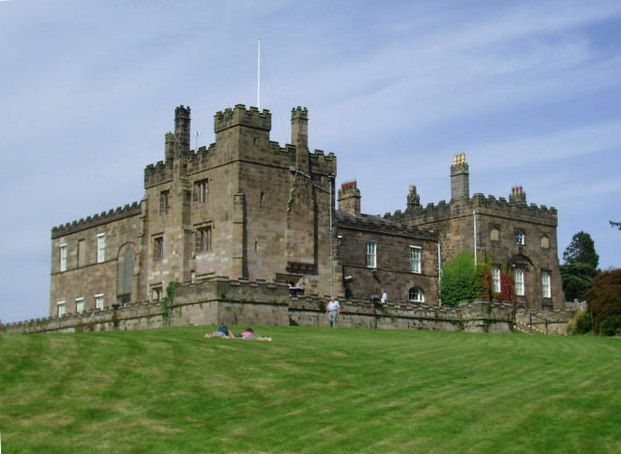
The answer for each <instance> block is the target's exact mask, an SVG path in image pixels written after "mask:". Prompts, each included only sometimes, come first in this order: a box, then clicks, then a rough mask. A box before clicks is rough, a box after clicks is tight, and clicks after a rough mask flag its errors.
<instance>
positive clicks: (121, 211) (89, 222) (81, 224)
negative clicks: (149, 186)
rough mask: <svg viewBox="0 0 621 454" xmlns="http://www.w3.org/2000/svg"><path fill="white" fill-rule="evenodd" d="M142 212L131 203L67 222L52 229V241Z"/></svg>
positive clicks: (138, 203) (137, 205) (139, 206)
mask: <svg viewBox="0 0 621 454" xmlns="http://www.w3.org/2000/svg"><path fill="white" fill-rule="evenodd" d="M141 212H142V208H141V205H140V202H133V203H131V204H127V205H124V206H119V207H116V208H114V209H112V210H108V211H102V212H101V213H98V214H95V215H93V216H87V217H86V218H81V219H79V220H77V221H73V222H67V223H66V224H61V225H57V226H56V227H52V239H55V238H59V237H61V236H64V235H69V234H71V233H75V232H78V231H80V230H85V229H90V228H92V227H97V226H99V225H102V224H107V223H108V222H111V221H116V220H118V219H123V218H126V217H129V216H135V215H138V214H140V213H141Z"/></svg>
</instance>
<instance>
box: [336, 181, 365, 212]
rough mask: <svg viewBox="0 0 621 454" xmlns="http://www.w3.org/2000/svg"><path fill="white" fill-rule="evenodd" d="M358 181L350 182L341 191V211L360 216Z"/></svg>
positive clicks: (339, 198) (343, 185) (344, 184)
mask: <svg viewBox="0 0 621 454" xmlns="http://www.w3.org/2000/svg"><path fill="white" fill-rule="evenodd" d="M356 185H357V183H356V180H354V181H348V182H346V183H343V184H342V185H341V189H339V197H338V200H339V210H341V211H345V212H346V213H351V214H356V215H358V214H360V199H361V196H360V190H359V189H358V188H357V187H356Z"/></svg>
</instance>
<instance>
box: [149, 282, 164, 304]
mask: <svg viewBox="0 0 621 454" xmlns="http://www.w3.org/2000/svg"><path fill="white" fill-rule="evenodd" d="M161 299H162V286H161V285H157V286H155V287H152V288H151V300H152V301H160V300H161Z"/></svg>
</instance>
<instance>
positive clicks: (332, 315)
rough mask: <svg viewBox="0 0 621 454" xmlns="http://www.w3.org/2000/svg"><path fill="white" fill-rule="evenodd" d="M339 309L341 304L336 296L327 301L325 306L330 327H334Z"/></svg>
mask: <svg viewBox="0 0 621 454" xmlns="http://www.w3.org/2000/svg"><path fill="white" fill-rule="evenodd" d="M340 309H341V305H340V304H339V302H338V300H337V299H336V298H335V299H333V300H330V302H329V303H328V307H326V314H328V321H329V322H330V326H331V327H332V328H336V323H337V321H338V318H339V311H340Z"/></svg>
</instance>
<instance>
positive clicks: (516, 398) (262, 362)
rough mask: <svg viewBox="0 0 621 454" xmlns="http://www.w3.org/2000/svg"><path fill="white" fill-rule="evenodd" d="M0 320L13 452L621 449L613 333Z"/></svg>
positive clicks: (3, 394) (2, 413) (5, 441)
mask: <svg viewBox="0 0 621 454" xmlns="http://www.w3.org/2000/svg"><path fill="white" fill-rule="evenodd" d="M206 331H207V330H206V329H204V328H170V329H159V330H148V331H133V332H108V333H91V334H39V335H24V336H0V387H1V389H0V434H1V436H2V448H4V452H5V453H7V454H14V453H19V452H42V453H55V452H58V453H74V452H75V453H87V452H88V453H91V452H106V453H108V452H132V453H137V452H145V453H157V452H162V453H190V452H228V453H231V452H254V453H258V452H308V453H311V452H312V453H315V452H360V453H365V452H368V453H378V452H380V453H381V452H407V453H412V452H455V453H456V452H494V453H500V452H502V453H505V452H564V453H565V452H621V339H618V338H616V339H610V338H597V337H592V336H585V337H551V336H549V337H548V336H540V335H518V334H499V335H494V334H467V333H447V332H427V331H397V330H394V331H389V330H385V331H382V330H380V331H373V330H362V329H357V330H354V329H338V330H329V329H322V328H302V327H269V328H268V327H259V329H258V331H259V332H260V333H262V334H265V335H270V336H272V337H273V338H274V341H273V342H271V343H261V342H252V341H241V340H225V339H213V340H204V339H203V334H204V333H205V332H206Z"/></svg>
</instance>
